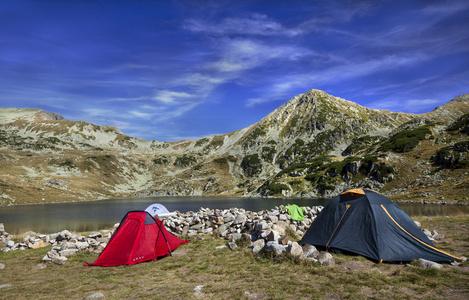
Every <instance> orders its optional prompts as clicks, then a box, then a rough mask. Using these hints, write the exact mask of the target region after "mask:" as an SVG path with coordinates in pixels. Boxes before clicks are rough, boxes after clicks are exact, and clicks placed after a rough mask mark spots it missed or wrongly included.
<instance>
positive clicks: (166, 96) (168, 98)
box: [153, 90, 196, 104]
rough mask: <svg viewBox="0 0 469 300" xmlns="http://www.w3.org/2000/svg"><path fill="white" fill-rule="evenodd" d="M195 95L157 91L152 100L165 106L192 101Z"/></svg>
mask: <svg viewBox="0 0 469 300" xmlns="http://www.w3.org/2000/svg"><path fill="white" fill-rule="evenodd" d="M195 97H196V95H191V94H188V93H185V92H174V91H167V90H165V91H158V92H157V93H156V95H155V97H153V100H156V101H160V102H163V103H165V104H173V103H178V102H179V103H180V102H181V100H182V102H185V101H184V100H187V99H193V98H195Z"/></svg>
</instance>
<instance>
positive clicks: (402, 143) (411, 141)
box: [378, 124, 432, 153]
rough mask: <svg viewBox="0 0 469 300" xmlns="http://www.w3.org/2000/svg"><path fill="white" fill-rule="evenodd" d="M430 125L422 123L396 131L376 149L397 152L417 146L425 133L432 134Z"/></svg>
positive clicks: (406, 150) (407, 150)
mask: <svg viewBox="0 0 469 300" xmlns="http://www.w3.org/2000/svg"><path fill="white" fill-rule="evenodd" d="M430 126H432V125H431V124H429V125H424V126H420V127H418V128H415V129H408V130H404V131H401V132H398V133H396V134H395V135H393V136H391V137H390V138H389V139H388V140H387V141H386V142H384V143H383V144H382V145H381V147H380V148H379V149H378V150H379V151H393V152H397V153H403V152H409V151H411V150H412V149H414V148H415V147H417V146H418V144H419V141H422V140H424V139H425V137H426V136H427V135H429V134H430V135H431V134H432V132H431V131H430V129H429V127H430Z"/></svg>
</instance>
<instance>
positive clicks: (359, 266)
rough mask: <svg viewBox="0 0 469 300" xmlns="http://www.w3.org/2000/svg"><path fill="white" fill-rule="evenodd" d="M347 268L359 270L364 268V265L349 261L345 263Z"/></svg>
mask: <svg viewBox="0 0 469 300" xmlns="http://www.w3.org/2000/svg"><path fill="white" fill-rule="evenodd" d="M345 267H346V268H347V269H349V270H352V271H354V270H359V269H362V268H363V264H362V263H361V262H359V261H357V260H352V261H348V262H347V263H345Z"/></svg>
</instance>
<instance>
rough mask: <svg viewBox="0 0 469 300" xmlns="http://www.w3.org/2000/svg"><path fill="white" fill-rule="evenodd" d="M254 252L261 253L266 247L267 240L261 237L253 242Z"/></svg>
mask: <svg viewBox="0 0 469 300" xmlns="http://www.w3.org/2000/svg"><path fill="white" fill-rule="evenodd" d="M252 246H253V247H252V252H253V253H259V252H260V251H261V250H262V249H264V246H265V240H263V239H259V240H257V241H255V242H253V243H252Z"/></svg>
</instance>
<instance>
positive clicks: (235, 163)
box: [0, 90, 469, 205]
mask: <svg viewBox="0 0 469 300" xmlns="http://www.w3.org/2000/svg"><path fill="white" fill-rule="evenodd" d="M0 112H1V113H0V161H1V163H2V171H1V172H0V192H1V193H2V198H1V200H0V201H1V204H3V205H6V204H14V203H38V202H52V201H54V202H55V201H81V200H90V199H100V198H111V197H128V196H135V195H137V196H150V195H251V196H258V195H263V196H275V195H284V196H298V197H329V196H334V195H336V194H337V193H339V192H341V191H343V190H344V189H346V188H351V187H358V186H360V187H369V188H373V189H377V190H381V191H383V192H387V193H388V194H391V195H392V194H397V195H401V197H402V195H405V196H406V199H407V197H408V198H409V199H421V198H422V197H424V198H428V199H429V200H438V199H441V197H446V198H445V199H450V200H461V199H458V195H459V194H460V193H462V192H465V193H466V194H467V192H468V191H467V189H468V188H467V186H468V185H469V184H468V183H469V180H468V175H467V170H468V167H467V166H465V162H467V151H466V150H467V149H466V148H467V147H465V144H464V143H466V142H467V140H468V136H467V132H465V131H464V128H465V127H464V126H463V125H464V124H465V123H464V122H465V119H464V118H465V116H466V115H465V114H467V113H469V95H467V94H466V95H462V96H459V97H457V98H455V99H453V100H451V101H450V102H448V103H447V104H445V105H442V106H440V107H438V108H436V109H435V110H434V111H432V112H429V113H427V114H421V115H416V114H406V113H395V112H389V111H381V110H373V109H369V108H366V107H363V106H360V105H358V104H356V103H353V102H350V101H347V100H344V99H341V98H337V97H333V96H331V95H328V94H327V93H325V92H323V91H319V90H310V91H308V92H307V93H305V94H301V95H298V96H296V97H294V98H292V99H290V100H289V101H287V102H286V103H285V104H284V105H282V106H281V107H279V108H278V109H276V110H274V111H273V112H272V113H270V114H269V115H268V116H266V117H265V118H263V119H262V120H260V121H259V122H257V123H256V124H253V125H251V126H249V127H247V128H244V129H241V130H238V131H235V132H232V133H228V134H225V135H218V136H209V137H205V138H201V139H198V140H183V141H178V142H158V141H147V140H143V139H136V138H133V137H130V136H126V135H124V134H122V133H121V132H120V131H119V130H118V129H117V128H115V127H110V126H97V125H93V124H89V123H86V122H81V121H68V120H65V119H63V117H61V116H60V115H57V114H54V113H49V112H45V111H42V110H39V109H29V108H28V109H25V108H0ZM457 124H460V125H461V124H462V125H461V126H462V129H456V130H452V131H451V130H449V129H450V128H452V127H455V126H456V127H457ZM468 131H469V130H468ZM461 143H462V144H461ZM443 150H444V151H443ZM455 166H456V167H455ZM445 185H447V186H450V190H449V189H446V188H445ZM463 200H464V199H463Z"/></svg>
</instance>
